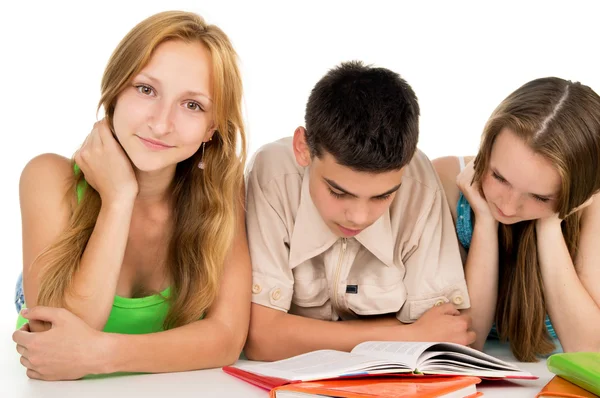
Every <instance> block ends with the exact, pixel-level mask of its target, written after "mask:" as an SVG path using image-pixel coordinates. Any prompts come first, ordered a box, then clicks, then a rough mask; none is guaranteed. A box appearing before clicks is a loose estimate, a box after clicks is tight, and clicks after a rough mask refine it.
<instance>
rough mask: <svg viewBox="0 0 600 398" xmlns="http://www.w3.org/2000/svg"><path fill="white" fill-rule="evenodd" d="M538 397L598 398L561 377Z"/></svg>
mask: <svg viewBox="0 0 600 398" xmlns="http://www.w3.org/2000/svg"><path fill="white" fill-rule="evenodd" d="M536 397H538V398H541V397H548V398H550V397H561V398H598V396H597V395H596V394H592V393H591V392H589V391H587V390H584V389H583V388H581V387H578V386H576V385H575V384H573V383H571V382H570V381H568V380H565V379H563V378H562V377H560V376H554V378H553V379H552V380H550V382H549V383H548V384H546V385H545V386H544V388H542V391H540V392H539V393H538V395H537V396H536Z"/></svg>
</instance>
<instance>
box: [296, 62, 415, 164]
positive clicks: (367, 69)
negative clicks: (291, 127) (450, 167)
mask: <svg viewBox="0 0 600 398" xmlns="http://www.w3.org/2000/svg"><path fill="white" fill-rule="evenodd" d="M305 127H306V141H307V144H308V147H309V150H310V154H311V156H317V157H319V158H320V157H321V156H322V155H323V153H324V151H325V152H328V153H330V154H331V155H332V156H333V157H334V158H335V159H336V161H337V163H339V164H341V165H342V166H346V167H350V168H351V169H353V170H356V171H366V172H374V173H381V172H386V171H392V170H397V169H400V168H402V167H404V166H405V165H406V164H408V162H410V160H411V159H412V157H413V155H414V153H415V151H416V149H417V141H418V139H419V104H418V102H417V97H416V95H415V93H414V91H413V90H412V88H411V87H410V85H409V84H408V83H407V82H406V81H405V80H404V79H402V78H401V77H400V75H399V74H397V73H395V72H392V71H390V70H388V69H385V68H375V67H372V66H365V65H363V63H362V62H360V61H352V62H344V63H342V64H341V65H339V66H337V67H335V68H333V69H331V70H330V71H329V72H328V73H327V74H326V75H325V76H323V77H322V78H321V80H319V82H318V83H317V84H316V85H315V87H314V88H313V89H312V91H311V93H310V96H309V98H308V103H307V104H306V114H305Z"/></svg>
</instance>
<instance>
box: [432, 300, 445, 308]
mask: <svg viewBox="0 0 600 398" xmlns="http://www.w3.org/2000/svg"><path fill="white" fill-rule="evenodd" d="M442 304H444V300H438V301H436V302H435V304H434V305H435V306H436V307H438V306H440V305H442Z"/></svg>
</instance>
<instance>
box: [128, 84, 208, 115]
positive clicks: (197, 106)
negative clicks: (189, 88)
mask: <svg viewBox="0 0 600 398" xmlns="http://www.w3.org/2000/svg"><path fill="white" fill-rule="evenodd" d="M134 87H135V88H136V89H137V91H138V92H139V93H140V94H143V95H150V94H147V93H145V92H143V91H142V89H149V90H151V91H152V92H153V93H154V89H153V88H152V87H151V86H149V85H147V84H136V85H135V86H134ZM186 104H193V105H195V108H194V109H190V108H189V107H187V106H186V108H187V109H188V110H190V111H195V112H197V111H202V112H204V108H202V105H200V103H198V102H196V101H187V102H186Z"/></svg>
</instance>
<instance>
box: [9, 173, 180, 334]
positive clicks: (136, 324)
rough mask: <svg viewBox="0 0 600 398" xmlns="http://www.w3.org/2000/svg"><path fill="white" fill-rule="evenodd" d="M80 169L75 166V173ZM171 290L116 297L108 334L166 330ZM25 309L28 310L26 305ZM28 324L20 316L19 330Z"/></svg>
mask: <svg viewBox="0 0 600 398" xmlns="http://www.w3.org/2000/svg"><path fill="white" fill-rule="evenodd" d="M78 172H79V168H78V167H77V165H75V173H78ZM86 186H87V184H86V183H85V181H84V182H83V183H81V184H79V185H78V186H77V202H80V201H81V199H82V198H83V194H84V192H85V188H86ZM170 290H171V289H170V288H166V289H165V290H163V291H162V292H161V293H160V294H155V295H152V296H148V297H141V298H125V297H120V296H115V299H114V301H113V306H112V309H111V311H110V315H109V316H108V320H107V321H106V325H105V326H104V329H103V330H104V331H105V332H108V333H123V334H145V333H154V332H160V331H162V330H164V328H163V323H164V320H165V318H166V316H167V313H168V312H169V303H168V300H167V298H168V297H169V294H170ZM23 308H26V307H25V305H24V306H23ZM25 323H27V319H25V318H23V317H22V316H21V314H19V318H18V320H17V329H18V328H20V327H21V326H23V325H24V324H25Z"/></svg>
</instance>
